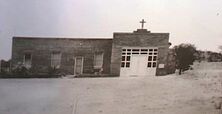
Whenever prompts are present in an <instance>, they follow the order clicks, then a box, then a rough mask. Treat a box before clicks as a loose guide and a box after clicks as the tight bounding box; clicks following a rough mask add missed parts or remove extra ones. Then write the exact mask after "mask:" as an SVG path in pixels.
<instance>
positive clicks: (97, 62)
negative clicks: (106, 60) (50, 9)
mask: <svg viewBox="0 0 222 114" xmlns="http://www.w3.org/2000/svg"><path fill="white" fill-rule="evenodd" d="M102 67H103V53H95V55H94V68H95V69H100V68H102Z"/></svg>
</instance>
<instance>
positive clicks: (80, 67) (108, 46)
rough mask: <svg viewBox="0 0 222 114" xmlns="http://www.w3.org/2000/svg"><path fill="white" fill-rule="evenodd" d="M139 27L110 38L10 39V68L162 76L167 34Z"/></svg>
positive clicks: (166, 48)
mask: <svg viewBox="0 0 222 114" xmlns="http://www.w3.org/2000/svg"><path fill="white" fill-rule="evenodd" d="M143 24H144V21H142V29H137V30H136V31H134V32H132V33H121V32H119V33H117V32H116V33H114V34H113V38H110V39H107V38H106V39H105V38H98V39H96V38H87V39H86V38H39V37H13V44H12V69H15V68H16V67H17V66H18V65H23V66H25V67H26V68H27V69H35V71H36V72H38V73H47V71H48V69H49V68H55V69H58V70H60V72H62V73H64V74H73V75H79V76H81V75H93V74H96V75H97V74H100V75H102V74H103V75H112V76H149V75H150V76H155V75H156V76H161V75H166V74H168V73H167V56H168V50H169V46H170V43H169V33H151V32H150V31H147V29H143Z"/></svg>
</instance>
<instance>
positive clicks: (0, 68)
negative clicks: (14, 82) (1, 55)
mask: <svg viewBox="0 0 222 114" xmlns="http://www.w3.org/2000/svg"><path fill="white" fill-rule="evenodd" d="M1 72H2V60H0V73H1Z"/></svg>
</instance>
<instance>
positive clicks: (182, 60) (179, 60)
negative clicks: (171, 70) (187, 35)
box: [173, 44, 196, 75]
mask: <svg viewBox="0 0 222 114" xmlns="http://www.w3.org/2000/svg"><path fill="white" fill-rule="evenodd" d="M173 49H174V52H175V59H176V68H177V69H179V75H180V74H181V73H182V71H185V70H187V69H188V68H189V67H190V65H192V64H193V62H194V60H195V53H196V47H195V46H194V45H192V44H180V45H178V46H174V48H173Z"/></svg>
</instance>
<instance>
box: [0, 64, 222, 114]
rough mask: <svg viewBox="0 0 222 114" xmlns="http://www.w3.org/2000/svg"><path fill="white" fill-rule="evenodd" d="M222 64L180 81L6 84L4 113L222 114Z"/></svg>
mask: <svg viewBox="0 0 222 114" xmlns="http://www.w3.org/2000/svg"><path fill="white" fill-rule="evenodd" d="M219 96H222V63H200V64H199V63H196V64H195V65H194V70H191V71H188V72H185V73H184V74H183V75H181V76H178V75H177V74H172V75H168V76H164V77H129V78H78V79H77V78H75V79H0V114H219V113H218V112H219V111H218V110H216V109H215V108H214V103H212V101H214V100H215V98H216V97H219Z"/></svg>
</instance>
